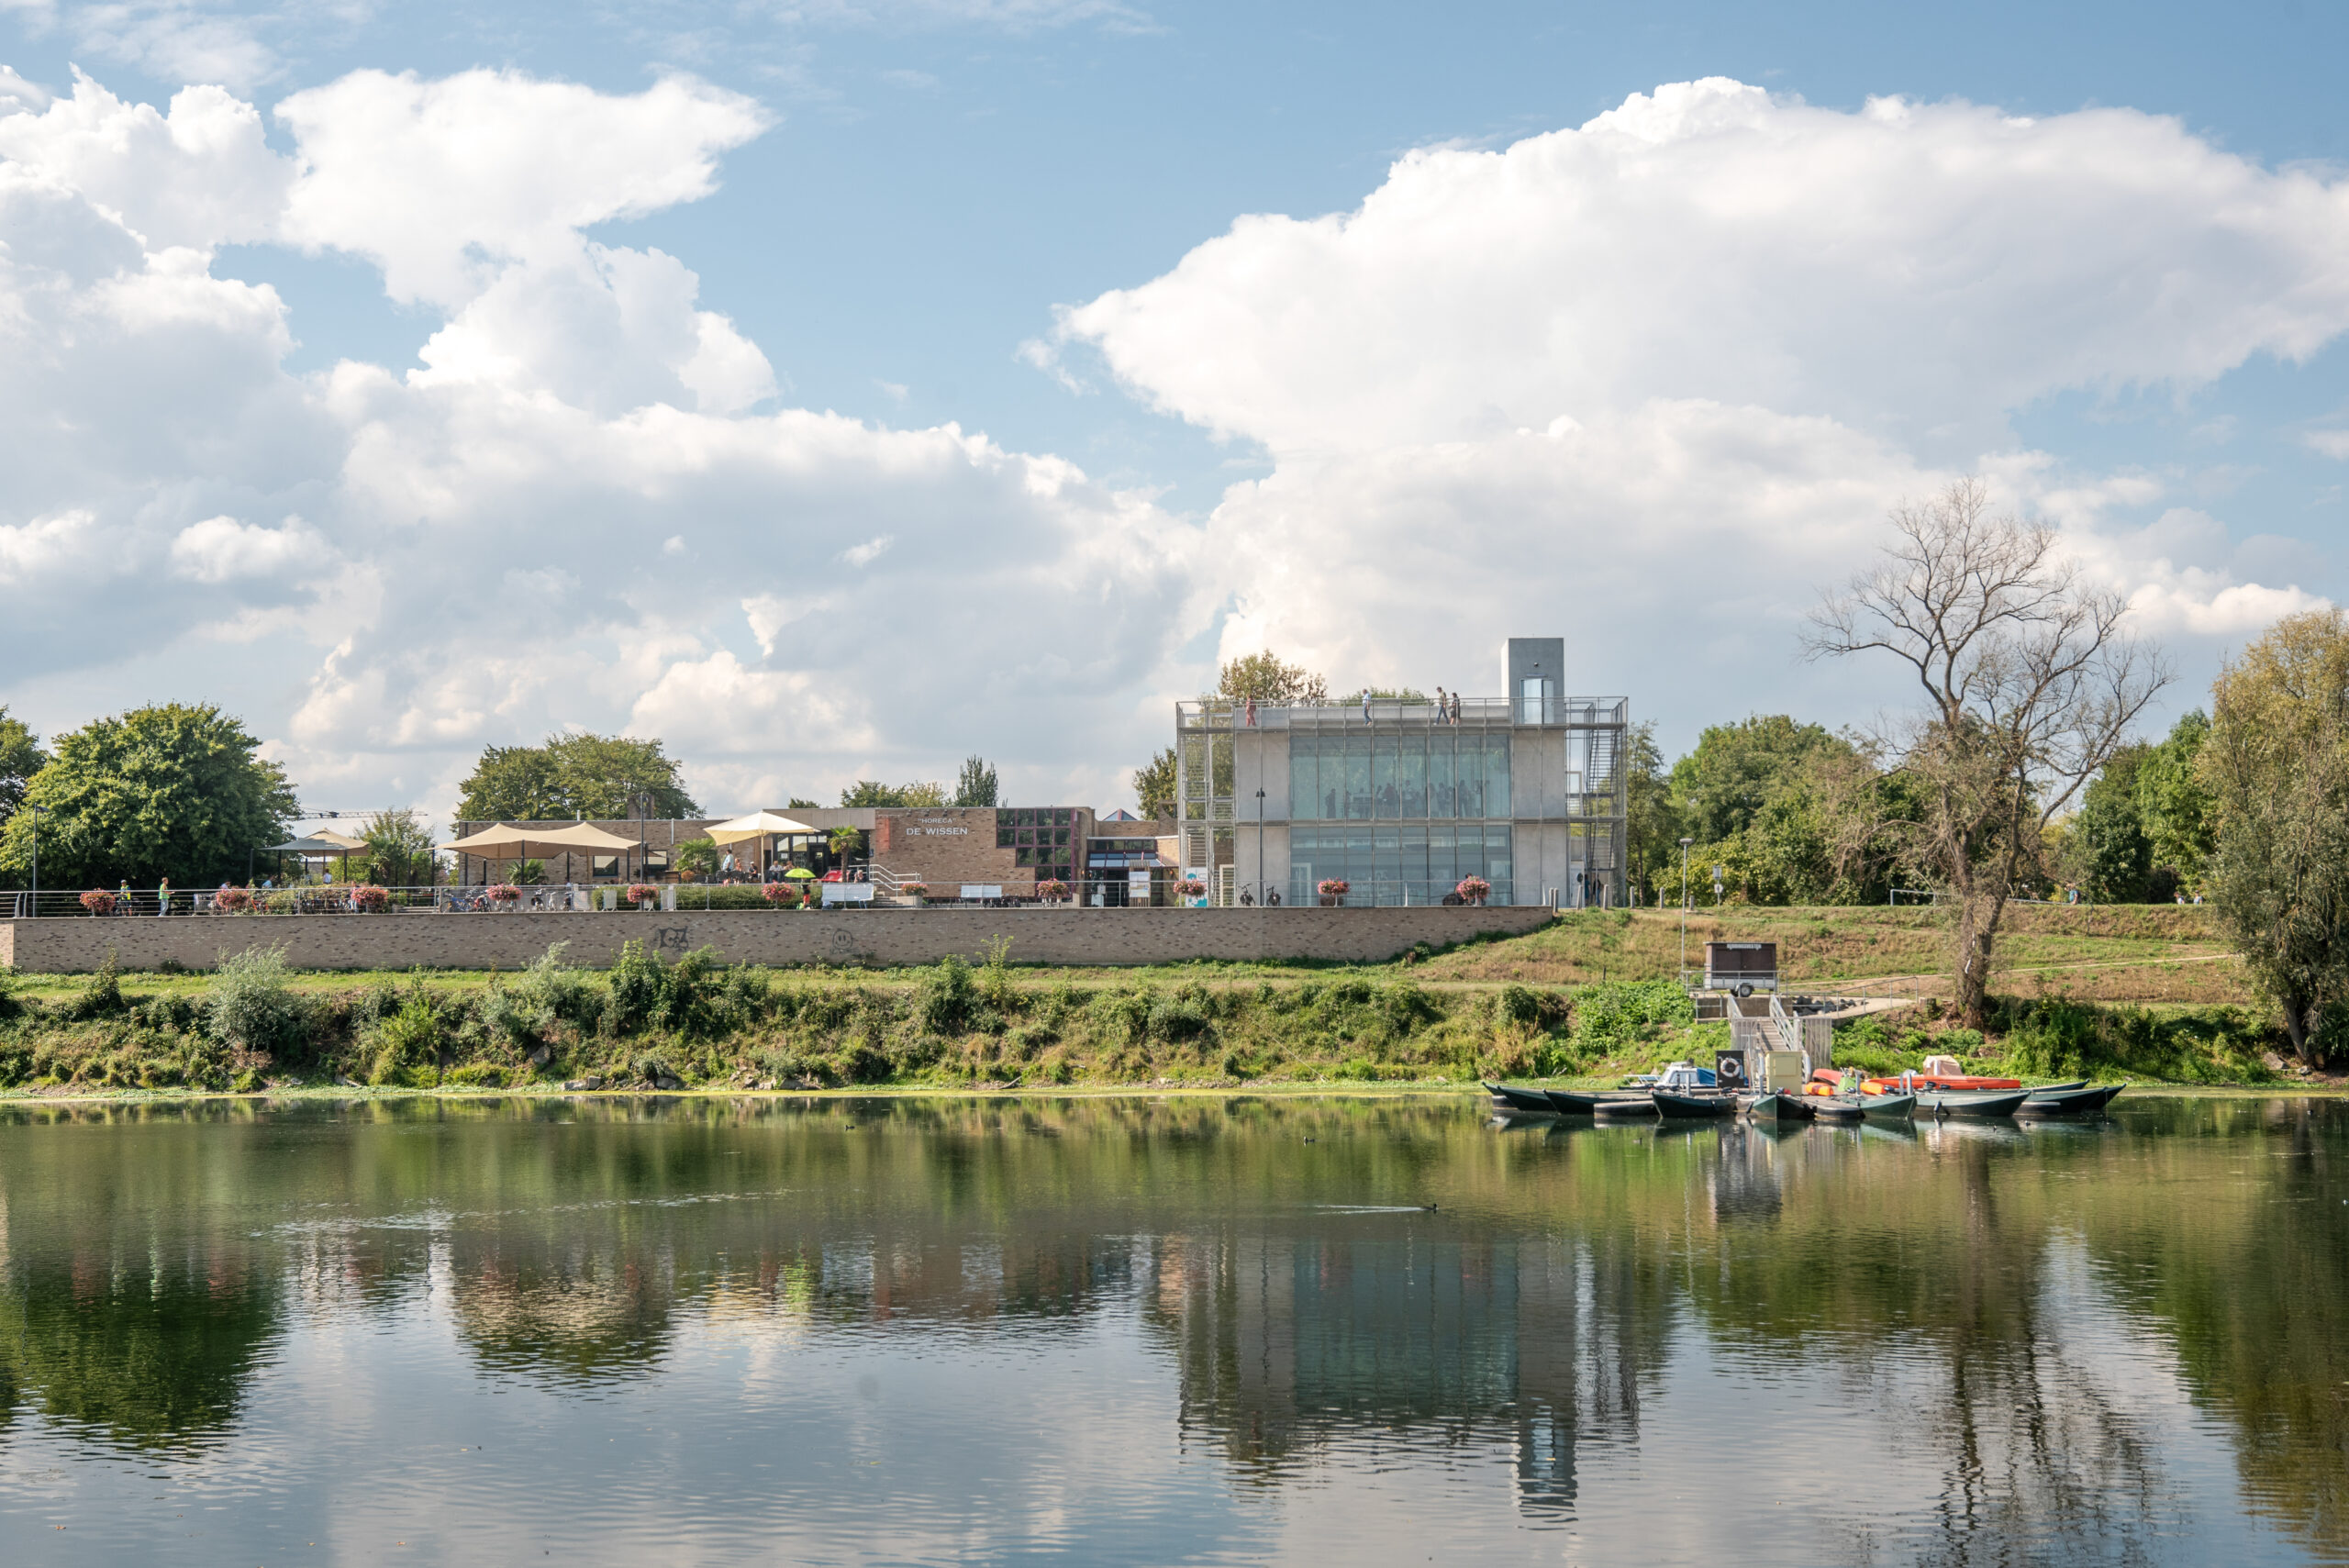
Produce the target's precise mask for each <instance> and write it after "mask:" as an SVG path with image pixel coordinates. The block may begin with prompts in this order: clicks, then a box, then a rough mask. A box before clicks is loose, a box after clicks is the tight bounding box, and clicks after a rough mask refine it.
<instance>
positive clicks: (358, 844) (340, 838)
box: [310, 828, 367, 850]
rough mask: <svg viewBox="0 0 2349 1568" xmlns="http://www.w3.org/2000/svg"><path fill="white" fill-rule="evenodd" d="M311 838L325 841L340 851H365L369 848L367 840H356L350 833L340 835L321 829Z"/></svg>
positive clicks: (333, 831) (329, 829) (330, 830)
mask: <svg viewBox="0 0 2349 1568" xmlns="http://www.w3.org/2000/svg"><path fill="white" fill-rule="evenodd" d="M310 837H311V838H313V839H324V840H326V841H327V842H328V843H329V844H332V845H333V846H335V848H337V849H339V850H363V849H365V848H366V847H367V840H364V839H354V838H352V837H351V835H350V834H348V833H338V832H336V831H335V830H334V829H333V828H319V829H318V830H317V832H315V833H313V834H311V835H310Z"/></svg>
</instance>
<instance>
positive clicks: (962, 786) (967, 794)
mask: <svg viewBox="0 0 2349 1568" xmlns="http://www.w3.org/2000/svg"><path fill="white" fill-rule="evenodd" d="M996 787H997V786H996V776H995V764H994V763H993V762H988V761H987V760H986V759H985V757H976V756H974V757H965V758H964V759H963V774H962V777H961V778H959V779H957V780H956V781H955V784H954V804H955V805H957V806H994V805H996V804H998V802H997V801H996Z"/></svg>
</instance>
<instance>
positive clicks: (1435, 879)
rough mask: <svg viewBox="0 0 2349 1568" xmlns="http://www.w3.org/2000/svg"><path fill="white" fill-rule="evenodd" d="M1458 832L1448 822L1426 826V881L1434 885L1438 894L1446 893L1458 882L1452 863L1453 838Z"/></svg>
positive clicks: (1458, 875)
mask: <svg viewBox="0 0 2349 1568" xmlns="http://www.w3.org/2000/svg"><path fill="white" fill-rule="evenodd" d="M1458 831H1459V830H1458V829H1457V828H1453V825H1452V824H1451V823H1449V822H1435V823H1430V824H1429V825H1428V880H1429V881H1430V882H1432V883H1434V884H1436V887H1437V891H1438V892H1439V893H1448V892H1450V891H1451V890H1452V884H1453V883H1455V882H1458V881H1459V880H1460V873H1459V871H1458V869H1457V868H1455V867H1454V866H1453V863H1452V856H1453V848H1452V846H1453V836H1454V834H1456V833H1457V832H1458Z"/></svg>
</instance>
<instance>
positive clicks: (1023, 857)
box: [871, 806, 1094, 898]
mask: <svg viewBox="0 0 2349 1568" xmlns="http://www.w3.org/2000/svg"><path fill="white" fill-rule="evenodd" d="M1093 832H1094V822H1093V812H1092V808H1091V807H1089V806H909V807H894V806H892V807H883V808H881V809H879V810H876V811H874V814H873V831H872V835H871V842H872V846H873V863H874V867H875V868H876V869H878V870H880V871H884V872H885V873H888V875H889V876H890V877H891V878H892V879H894V880H897V881H915V882H919V883H921V884H924V885H926V886H927V887H928V888H929V889H930V892H932V893H933V894H936V895H941V896H944V897H952V896H953V895H954V894H955V893H956V892H957V891H958V890H959V889H961V888H962V887H964V886H971V885H975V886H983V887H1000V888H1002V889H1003V896H1004V897H1006V898H1032V897H1034V896H1036V884H1039V883H1041V882H1052V881H1057V882H1062V883H1065V884H1068V886H1069V887H1070V888H1071V889H1074V888H1075V887H1076V886H1077V884H1078V883H1079V881H1080V879H1081V875H1082V872H1083V868H1084V866H1085V846H1086V843H1087V841H1088V840H1091V838H1092V837H1093Z"/></svg>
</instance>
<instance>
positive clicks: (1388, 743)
mask: <svg viewBox="0 0 2349 1568" xmlns="http://www.w3.org/2000/svg"><path fill="white" fill-rule="evenodd" d="M1395 747H1396V738H1395V737H1394V736H1392V735H1379V736H1374V737H1373V738H1372V739H1371V742H1370V814H1371V815H1372V816H1373V817H1388V818H1390V819H1391V818H1393V817H1400V816H1401V815H1402V814H1403V800H1402V796H1401V795H1398V794H1397V793H1396V789H1395Z"/></svg>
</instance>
